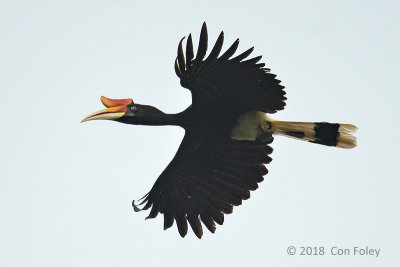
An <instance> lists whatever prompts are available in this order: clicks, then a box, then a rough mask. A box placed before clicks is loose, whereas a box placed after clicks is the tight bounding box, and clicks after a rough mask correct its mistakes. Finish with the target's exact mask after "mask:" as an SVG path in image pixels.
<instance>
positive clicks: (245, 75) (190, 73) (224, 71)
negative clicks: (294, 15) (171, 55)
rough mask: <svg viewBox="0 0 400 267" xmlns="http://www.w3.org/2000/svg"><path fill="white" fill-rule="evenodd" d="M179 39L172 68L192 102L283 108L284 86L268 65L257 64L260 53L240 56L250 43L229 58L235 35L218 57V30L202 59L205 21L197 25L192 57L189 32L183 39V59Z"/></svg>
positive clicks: (271, 109) (245, 108)
mask: <svg viewBox="0 0 400 267" xmlns="http://www.w3.org/2000/svg"><path fill="white" fill-rule="evenodd" d="M182 40H183V39H182ZM182 40H181V42H180V43H179V46H178V56H177V60H176V61H175V71H176V73H177V75H178V77H179V78H180V80H181V85H182V86H183V87H185V88H188V89H189V90H190V91H191V92H192V98H193V106H196V105H207V104H213V103H216V102H218V101H219V100H221V99H223V101H224V103H225V104H226V103H230V104H231V105H233V106H235V107H237V108H239V109H241V110H242V111H243V112H246V111H250V110H258V111H263V112H267V113H275V112H276V111H277V110H282V109H283V108H284V106H285V102H284V101H285V100H286V97H285V91H284V90H283V88H284V87H283V86H282V85H281V84H280V82H281V81H280V80H277V79H276V78H275V77H276V75H274V74H271V73H270V69H268V68H264V66H265V64H264V63H258V64H257V62H259V61H260V59H261V56H257V57H254V58H251V59H248V60H244V59H246V58H247V57H248V56H249V55H250V54H251V53H252V52H253V50H254V47H252V48H250V49H248V50H246V51H245V52H243V53H241V54H239V55H238V56H236V57H234V58H231V57H232V56H233V55H234V53H235V52H236V50H237V48H238V45H239V39H237V40H236V41H235V42H234V43H233V44H232V45H231V47H230V48H229V49H228V50H227V51H226V52H225V53H224V54H223V55H222V56H220V57H219V58H218V56H219V54H220V52H221V49H222V45H223V42H224V33H223V32H221V34H220V35H219V37H218V39H217V41H216V43H215V45H214V47H213V49H212V50H211V52H210V54H209V56H208V57H207V58H206V59H205V60H204V57H205V55H206V53H207V46H208V34H207V26H206V24H205V23H204V24H203V27H202V29H201V33H200V40H199V47H198V50H197V54H196V58H195V59H193V57H194V53H193V44H192V36H191V35H189V38H188V41H187V43H186V59H185V56H184V54H183V49H182ZM224 108H226V106H224Z"/></svg>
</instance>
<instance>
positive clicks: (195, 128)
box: [82, 23, 357, 238]
mask: <svg viewBox="0 0 400 267" xmlns="http://www.w3.org/2000/svg"><path fill="white" fill-rule="evenodd" d="M183 40H184V38H182V39H181V40H180V42H179V45H178V50H177V57H176V60H175V64H174V68H175V72H176V74H177V76H178V77H179V78H180V83H181V85H182V86H183V87H185V88H187V89H189V90H190V92H191V94H192V105H190V106H189V107H188V108H187V109H186V110H184V111H182V112H181V113H178V114H165V113H163V112H162V111H160V110H158V109H157V108H155V107H152V106H148V105H140V104H137V103H134V102H133V100H132V99H114V100H113V99H109V98H106V97H101V101H102V102H103V104H104V105H105V106H106V107H107V109H104V110H101V111H98V112H95V113H93V114H91V115H89V116H87V117H86V118H85V119H83V120H82V121H88V120H95V119H107V120H115V121H118V122H122V123H128V124H137V125H176V126H180V127H182V128H184V129H185V136H184V138H183V140H182V142H181V145H180V147H179V149H178V151H177V152H176V155H175V157H174V158H173V159H172V161H171V162H170V164H169V165H168V166H167V168H166V169H165V170H164V171H163V172H162V173H161V175H160V176H159V177H158V179H157V180H156V182H155V184H154V185H153V187H152V188H151V190H150V191H149V192H148V193H147V194H146V195H145V196H144V197H143V198H142V199H141V202H140V203H139V205H136V204H135V202H134V201H133V202H132V205H133V208H134V210H135V211H140V210H142V209H144V210H149V209H150V212H149V215H148V216H147V217H146V218H155V217H156V216H157V215H158V214H159V213H161V214H163V215H164V229H168V228H170V227H171V226H172V225H173V224H174V222H176V225H177V227H178V231H179V234H180V235H181V236H182V237H184V236H185V235H186V234H187V231H188V225H190V227H191V228H192V230H193V232H194V233H195V234H196V236H197V237H199V238H201V237H202V235H203V225H204V226H206V227H207V229H208V230H209V231H210V232H212V233H214V232H215V230H216V224H219V225H221V224H223V223H224V214H230V213H232V211H233V207H234V206H238V205H241V204H242V202H243V200H246V199H248V198H249V197H250V191H254V190H256V189H257V188H258V184H259V183H260V182H262V181H263V179H264V178H263V176H264V175H266V174H267V173H268V170H267V168H266V167H265V164H268V163H269V162H270V161H271V157H270V156H269V155H270V154H271V153H272V148H271V147H270V146H269V144H270V143H271V142H272V141H273V138H272V135H273V134H274V135H275V134H278V135H284V136H288V137H292V138H295V139H299V140H303V141H309V142H313V143H318V144H322V145H327V146H336V147H341V148H354V147H355V146H356V138H355V136H353V135H352V133H353V132H354V131H355V130H356V129H357V127H356V126H354V125H351V124H337V123H325V122H324V123H312V122H285V121H277V120H272V119H270V118H269V117H268V116H267V115H266V114H265V113H275V112H276V111H278V110H282V109H283V108H284V107H285V100H286V97H285V91H284V90H283V89H284V87H283V86H282V85H281V84H280V81H279V80H278V79H276V75H274V74H272V73H270V69H268V68H265V64H264V63H259V62H260V60H261V56H256V57H253V58H248V57H249V56H250V54H251V53H252V52H253V50H254V48H253V47H252V48H250V49H247V50H245V51H244V52H242V53H241V54H239V55H237V56H234V54H235V52H236V50H237V49H238V46H239V39H237V40H236V41H235V42H234V43H233V44H232V45H231V46H230V47H229V48H228V49H227V50H226V51H225V52H224V53H222V55H220V54H221V51H222V46H223V42H224V33H223V32H221V33H220V35H219V36H218V38H217V41H216V43H215V45H214V46H213V48H212V49H211V52H210V53H209V55H208V57H206V54H207V48H208V34H207V26H206V24H205V23H204V24H203V27H202V29H201V33H200V39H199V45H198V49H197V53H196V56H195V54H194V49H193V40H192V36H191V34H190V35H189V36H188V39H187V42H186V49H185V50H186V51H185V52H184V49H183ZM185 54H186V55H185ZM139 206H142V208H139Z"/></svg>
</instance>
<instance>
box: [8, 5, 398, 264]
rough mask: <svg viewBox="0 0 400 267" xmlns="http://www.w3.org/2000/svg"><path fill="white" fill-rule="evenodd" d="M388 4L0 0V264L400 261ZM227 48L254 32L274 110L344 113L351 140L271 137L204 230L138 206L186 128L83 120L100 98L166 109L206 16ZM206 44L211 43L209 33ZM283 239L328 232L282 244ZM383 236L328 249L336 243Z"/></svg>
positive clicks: (181, 98) (185, 95)
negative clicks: (233, 199) (241, 186)
mask: <svg viewBox="0 0 400 267" xmlns="http://www.w3.org/2000/svg"><path fill="white" fill-rule="evenodd" d="M399 8H400V6H399V4H398V1H196V2H194V1H159V2H155V1H147V2H146V1H123V0H97V1H86V0H80V1H49V0H48V1H44V0H43V1H18V0H17V1H5V0H4V1H1V2H0V90H1V97H0V111H1V112H0V119H1V128H0V129H1V130H0V162H1V169H0V170H1V178H0V265H1V266H96V267H97V266H400V258H399V252H398V251H399V243H398V242H399V239H400V230H399V229H400V228H399V225H400V217H399V204H400V197H399V190H400V189H399V188H400V182H399V175H398V174H397V168H398V167H399V163H400V162H399V153H398V151H399V148H400V146H399V145H400V143H399V130H400V127H399V119H398V116H399V114H400V112H399V111H400V108H399V106H398V101H399V90H400V89H399V85H400V84H399V71H400V63H399V62H400V57H399V55H400V53H399V48H400V27H399V25H400V19H399V18H400V17H399V12H398V11H399ZM203 21H206V22H207V25H208V30H209V41H210V42H215V40H216V38H217V36H218V34H219V32H220V31H221V30H224V32H225V41H226V42H225V46H224V50H225V49H226V48H227V47H228V45H230V44H231V43H232V42H233V41H234V40H235V39H236V38H237V37H239V38H240V40H241V43H240V46H239V51H244V50H246V49H247V48H249V47H251V46H255V52H254V53H253V55H254V56H256V55H260V54H261V55H263V61H264V62H266V63H267V67H269V68H271V69H272V72H273V73H276V74H278V78H279V79H281V80H282V81H283V84H284V85H285V86H286V92H287V96H288V100H287V106H286V108H285V110H283V111H281V112H278V113H277V114H275V115H274V116H273V117H274V118H276V119H282V120H298V121H330V122H347V123H353V124H356V125H357V126H358V127H359V131H358V132H357V138H358V144H359V145H358V147H357V148H356V149H353V150H342V149H336V148H330V147H323V146H318V145H314V144H310V143H306V142H300V141H296V140H292V139H287V138H283V137H277V138H275V141H274V143H273V144H272V146H273V148H274V153H273V154H272V157H273V161H272V162H271V164H269V165H268V169H269V171H270V172H269V174H268V175H267V176H265V181H264V182H263V183H261V185H260V188H259V189H258V190H257V191H255V192H252V197H251V198H250V199H249V200H247V201H245V202H244V203H243V205H242V206H239V207H236V208H235V209H234V212H233V214H231V215H227V216H225V223H224V225H223V226H218V228H217V231H216V234H214V235H213V234H211V233H209V232H208V231H207V230H205V234H204V236H203V238H202V239H201V240H198V239H197V238H196V237H195V235H194V234H193V233H192V231H191V230H190V232H189V233H188V235H187V237H186V238H184V239H182V238H181V237H180V236H179V234H178V231H177V229H176V226H175V225H174V226H173V227H172V228H171V229H169V230H167V231H164V230H163V218H162V216H158V217H157V218H156V219H153V220H145V219H144V218H145V216H147V213H148V212H142V213H134V212H133V209H132V207H131V201H132V199H138V198H140V197H142V196H143V195H144V194H145V193H147V192H148V191H149V190H150V188H151V186H152V185H153V183H154V182H155V180H156V178H157V177H158V175H159V174H160V173H161V172H162V170H163V169H164V168H165V167H166V166H167V164H168V163H169V161H170V160H171V159H172V157H173V155H174V153H175V152H176V150H177V148H178V145H179V143H180V141H181V138H182V137H183V134H184V133H183V130H182V129H179V128H174V127H159V128H154V127H139V126H136V127H135V126H130V125H124V124H119V123H115V122H109V121H94V122H88V123H85V124H81V123H80V120H81V119H82V118H83V117H85V116H86V115H88V114H89V113H92V112H94V111H97V110H99V109H101V108H102V105H101V103H100V100H99V97H100V96H101V95H105V96H107V97H111V98H127V97H132V98H133V100H134V101H135V102H138V103H142V104H151V105H154V106H157V107H159V108H160V109H161V110H163V111H165V112H169V113H173V112H179V111H181V110H183V109H185V108H186V107H187V106H188V105H189V104H190V101H191V98H190V93H189V91H187V90H185V89H183V88H182V87H180V85H179V80H178V78H177V77H176V75H175V73H174V70H173V61H174V59H175V57H176V48H177V45H178V42H179V40H180V38H181V37H183V36H185V35H186V36H187V35H188V34H189V33H190V32H191V33H193V37H194V43H195V47H197V42H198V36H199V33H200V28H201V24H202V23H203ZM210 46H211V44H210ZM288 246H295V247H296V248H299V247H300V246H312V247H314V246H325V251H326V253H327V254H328V255H325V256H299V255H295V256H289V255H288V254H287V252H286V250H287V247H288ZM333 246H337V247H340V248H350V249H352V248H353V247H355V246H358V247H365V246H368V247H369V248H376V249H380V255H379V257H378V258H376V257H374V256H331V255H329V250H330V248H331V247H333Z"/></svg>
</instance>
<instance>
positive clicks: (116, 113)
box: [81, 96, 133, 122]
mask: <svg viewBox="0 0 400 267" xmlns="http://www.w3.org/2000/svg"><path fill="white" fill-rule="evenodd" d="M100 100H101V102H102V103H103V105H104V106H105V107H106V109H103V110H100V111H97V112H94V113H92V114H90V115H89V116H87V117H85V118H84V119H83V120H82V121H81V122H85V121H91V120H116V119H119V118H121V117H122V116H124V115H125V113H126V111H127V109H128V108H127V106H128V105H130V104H132V103H133V101H132V99H131V98H126V99H110V98H107V97H105V96H102V97H101V98H100Z"/></svg>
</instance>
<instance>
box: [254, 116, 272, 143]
mask: <svg viewBox="0 0 400 267" xmlns="http://www.w3.org/2000/svg"><path fill="white" fill-rule="evenodd" d="M258 129H259V131H258V135H257V140H260V141H263V142H269V141H272V139H273V137H272V133H273V129H272V124H271V122H270V121H263V122H262V123H261V124H260V125H258Z"/></svg>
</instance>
